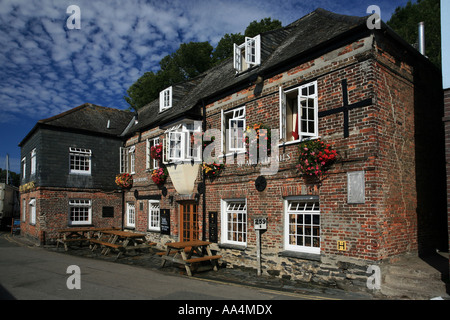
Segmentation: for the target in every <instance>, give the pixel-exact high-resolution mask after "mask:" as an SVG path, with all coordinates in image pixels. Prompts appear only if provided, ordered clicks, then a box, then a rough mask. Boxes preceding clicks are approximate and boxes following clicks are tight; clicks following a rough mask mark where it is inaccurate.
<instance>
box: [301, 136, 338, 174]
mask: <svg viewBox="0 0 450 320" xmlns="http://www.w3.org/2000/svg"><path fill="white" fill-rule="evenodd" d="M299 151H300V156H299V161H298V165H297V166H296V168H297V169H298V171H299V172H300V174H302V175H303V176H304V177H305V178H313V179H314V178H316V179H318V180H322V179H323V178H324V175H325V173H326V171H327V170H328V169H329V168H330V167H331V165H332V164H334V163H335V162H336V160H337V157H338V154H337V152H336V150H334V149H333V148H332V147H331V145H330V144H327V143H325V142H323V141H322V140H321V139H316V140H308V141H304V142H302V143H300V146H299Z"/></svg>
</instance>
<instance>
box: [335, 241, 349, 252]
mask: <svg viewBox="0 0 450 320" xmlns="http://www.w3.org/2000/svg"><path fill="white" fill-rule="evenodd" d="M337 249H338V250H339V251H347V241H339V240H338V242H337Z"/></svg>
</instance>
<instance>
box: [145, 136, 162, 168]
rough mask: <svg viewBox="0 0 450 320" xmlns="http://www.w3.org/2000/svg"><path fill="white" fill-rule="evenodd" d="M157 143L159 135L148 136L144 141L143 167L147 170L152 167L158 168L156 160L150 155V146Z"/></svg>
mask: <svg viewBox="0 0 450 320" xmlns="http://www.w3.org/2000/svg"><path fill="white" fill-rule="evenodd" d="M158 144H159V137H158V138H148V139H147V142H146V148H147V151H146V161H145V168H146V169H147V170H150V169H151V170H153V169H158V168H159V166H158V164H159V163H158V160H155V159H152V157H151V152H150V150H151V147H154V146H156V145H158Z"/></svg>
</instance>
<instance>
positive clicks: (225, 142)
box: [220, 106, 246, 155]
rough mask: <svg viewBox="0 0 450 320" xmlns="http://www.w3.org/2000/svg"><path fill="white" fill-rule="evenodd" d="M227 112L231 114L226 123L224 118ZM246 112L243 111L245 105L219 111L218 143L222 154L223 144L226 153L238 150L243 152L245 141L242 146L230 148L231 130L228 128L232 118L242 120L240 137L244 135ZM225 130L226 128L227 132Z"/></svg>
mask: <svg viewBox="0 0 450 320" xmlns="http://www.w3.org/2000/svg"><path fill="white" fill-rule="evenodd" d="M229 114H233V115H232V117H231V118H229V119H228V123H226V121H225V119H226V117H227V115H229ZM245 115H246V112H245V106H243V107H239V108H236V109H232V110H229V111H224V110H222V111H221V128H220V129H221V132H222V134H221V140H222V141H221V144H220V151H221V153H222V154H224V146H225V150H226V151H228V152H227V154H226V155H230V154H233V153H234V152H237V153H240V152H245V151H246V150H245V143H242V148H231V145H230V143H231V134H232V131H231V129H230V126H231V121H232V120H233V121H234V120H239V121H243V132H242V137H244V131H245V128H246V119H245V118H246V117H245ZM227 130H228V134H227Z"/></svg>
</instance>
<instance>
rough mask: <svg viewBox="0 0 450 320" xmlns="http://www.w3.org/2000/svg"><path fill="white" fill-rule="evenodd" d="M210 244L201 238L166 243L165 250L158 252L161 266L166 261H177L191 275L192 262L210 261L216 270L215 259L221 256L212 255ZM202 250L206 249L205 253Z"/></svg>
mask: <svg viewBox="0 0 450 320" xmlns="http://www.w3.org/2000/svg"><path fill="white" fill-rule="evenodd" d="M210 244H211V242H208V241H201V240H191V241H181V242H169V243H166V246H167V249H166V251H165V252H161V253H159V255H160V256H161V258H162V263H161V267H164V265H165V263H166V261H171V262H173V263H178V264H181V265H184V267H185V268H186V273H187V274H188V275H189V276H192V270H191V267H192V265H193V264H194V263H199V262H202V261H210V262H211V265H212V266H213V269H214V271H217V261H216V260H218V259H220V258H222V256H219V255H213V254H212V252H211V248H210ZM204 251H206V255H204V254H203V253H204ZM172 255H173V256H172ZM180 256H181V259H180Z"/></svg>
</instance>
